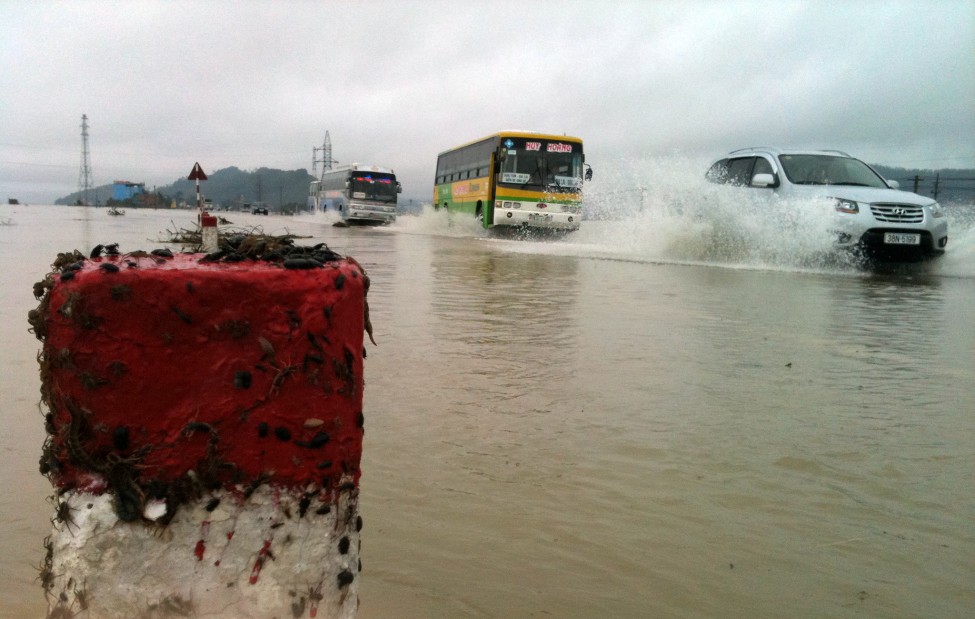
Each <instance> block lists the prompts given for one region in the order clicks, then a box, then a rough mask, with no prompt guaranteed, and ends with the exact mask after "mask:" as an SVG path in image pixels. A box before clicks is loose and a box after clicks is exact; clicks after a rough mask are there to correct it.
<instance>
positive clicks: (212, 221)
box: [188, 162, 220, 253]
mask: <svg viewBox="0 0 975 619" xmlns="http://www.w3.org/2000/svg"><path fill="white" fill-rule="evenodd" d="M188 178H189V180H191V181H196V206H197V208H198V209H199V220H200V245H201V246H202V248H203V251H205V252H207V253H212V252H215V251H217V249H218V248H219V247H220V239H219V238H218V234H217V218H216V217H214V216H213V215H210V214H209V213H207V212H206V211H205V210H203V195H202V194H201V193H200V181H205V180H207V175H206V172H204V171H203V168H202V167H200V162H196V163H195V164H193V169H192V170H191V171H190V175H189V177H188Z"/></svg>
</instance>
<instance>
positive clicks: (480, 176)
mask: <svg viewBox="0 0 975 619" xmlns="http://www.w3.org/2000/svg"><path fill="white" fill-rule="evenodd" d="M584 171H585V155H584V154H583V150H582V140H581V139H579V138H575V137H570V136H565V135H549V134H543V133H531V132H525V131H502V132H500V133H496V134H494V135H490V136H488V137H486V138H482V139H480V140H477V141H475V142H469V143H467V144H463V145H461V146H458V147H456V148H452V149H450V150H446V151H444V152H442V153H440V154H439V155H438V157H437V173H436V180H435V182H434V188H433V205H434V207H435V208H437V209H441V208H443V209H446V210H447V211H449V212H451V213H453V212H462V213H469V214H470V215H472V216H474V217H476V218H478V219H479V220H480V221H481V223H482V225H483V226H484V227H485V228H491V227H494V226H507V227H525V228H542V229H550V230H565V231H568V230H577V229H578V228H579V224H580V223H581V221H582V183H583V176H584ZM585 176H586V178H591V176H592V172H591V171H588V172H585Z"/></svg>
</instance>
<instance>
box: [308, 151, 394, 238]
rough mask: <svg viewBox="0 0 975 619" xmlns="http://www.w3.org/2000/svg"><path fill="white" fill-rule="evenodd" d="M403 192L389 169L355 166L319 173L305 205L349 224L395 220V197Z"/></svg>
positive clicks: (340, 167) (372, 223)
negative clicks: (330, 214) (320, 175)
mask: <svg viewBox="0 0 975 619" xmlns="http://www.w3.org/2000/svg"><path fill="white" fill-rule="evenodd" d="M402 191H403V187H402V186H401V185H400V184H399V182H397V180H396V174H394V173H393V170H391V169H390V168H381V167H378V166H367V165H362V164H359V163H353V164H352V165H345V166H339V167H337V168H335V169H333V170H326V171H324V172H322V178H321V179H320V180H317V181H313V182H312V183H311V187H310V188H309V192H308V196H309V197H308V202H309V206H311V207H312V208H313V209H314V210H315V211H316V212H325V213H329V212H335V213H338V214H339V216H340V217H341V218H342V221H344V222H346V223H349V224H366V225H370V224H371V225H379V224H389V223H393V222H394V221H396V196H397V194H399V193H401V192H402Z"/></svg>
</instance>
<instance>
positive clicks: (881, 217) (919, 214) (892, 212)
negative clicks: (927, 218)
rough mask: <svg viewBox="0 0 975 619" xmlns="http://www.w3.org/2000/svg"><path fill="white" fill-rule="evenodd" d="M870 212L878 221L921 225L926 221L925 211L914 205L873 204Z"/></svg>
mask: <svg viewBox="0 0 975 619" xmlns="http://www.w3.org/2000/svg"><path fill="white" fill-rule="evenodd" d="M870 212H871V213H873V216H874V219H876V220H877V221H887V222H890V223H895V224H919V223H921V222H922V221H924V209H923V208H921V207H920V206H914V205H912V204H882V203H880V204H871V205H870Z"/></svg>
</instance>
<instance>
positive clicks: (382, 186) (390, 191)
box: [349, 172, 396, 202]
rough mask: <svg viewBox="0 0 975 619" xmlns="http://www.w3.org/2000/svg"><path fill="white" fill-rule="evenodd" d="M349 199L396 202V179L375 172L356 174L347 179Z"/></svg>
mask: <svg viewBox="0 0 975 619" xmlns="http://www.w3.org/2000/svg"><path fill="white" fill-rule="evenodd" d="M349 197H351V198H352V199H358V200H376V201H379V202H396V177H394V176H391V175H389V174H381V173H376V172H356V173H354V174H353V175H352V177H351V178H349Z"/></svg>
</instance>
